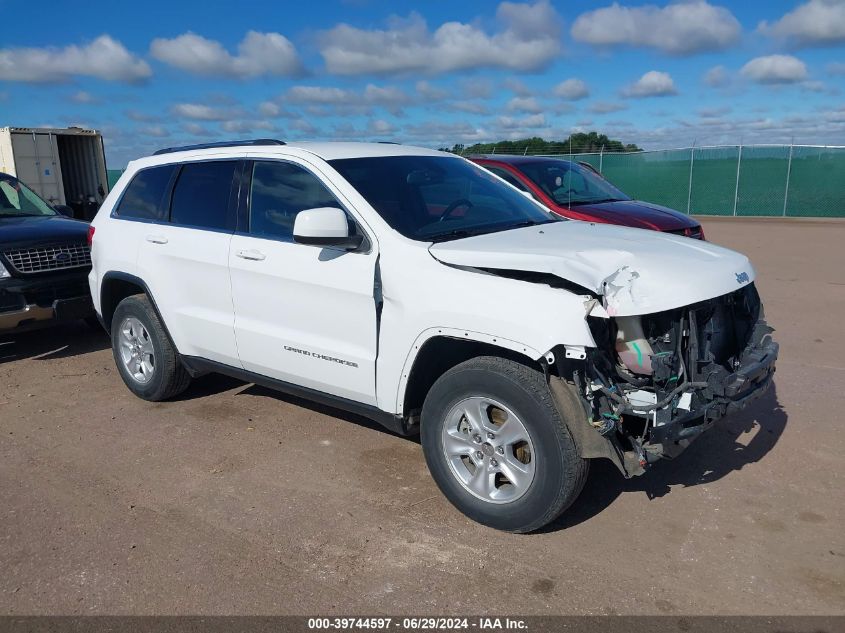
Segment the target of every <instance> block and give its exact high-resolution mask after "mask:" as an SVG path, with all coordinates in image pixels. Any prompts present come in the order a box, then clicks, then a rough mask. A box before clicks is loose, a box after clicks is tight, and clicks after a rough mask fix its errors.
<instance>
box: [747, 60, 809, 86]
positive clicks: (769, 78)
mask: <svg viewBox="0 0 845 633" xmlns="http://www.w3.org/2000/svg"><path fill="white" fill-rule="evenodd" d="M739 72H740V73H741V74H742V75H743V76H745V77H747V78H749V79H751V80H752V81H754V82H756V83H759V84H792V83H796V82H799V81H804V80H805V79H807V66H805V65H804V62H802V61H801V60H800V59H798V58H796V57H793V56H792V55H767V56H764V57H755V58H754V59H752V60H751V61H750V62H748V63H747V64H745V66H743V67H742V69H741V70H740V71H739Z"/></svg>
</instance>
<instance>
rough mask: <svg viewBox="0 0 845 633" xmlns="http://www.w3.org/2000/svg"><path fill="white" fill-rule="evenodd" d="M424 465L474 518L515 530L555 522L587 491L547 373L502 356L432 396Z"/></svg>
mask: <svg viewBox="0 0 845 633" xmlns="http://www.w3.org/2000/svg"><path fill="white" fill-rule="evenodd" d="M421 434H422V445H423V450H424V452H425V458H426V462H427V463H428V467H429V470H430V471H431V474H432V476H433V477H434V480H435V481H436V482H437V485H438V486H439V487H440V489H441V490H442V491H443V494H444V495H446V497H447V498H448V499H449V501H451V502H452V503H453V504H454V505H455V506H456V507H457V508H458V509H459V510H460V511H461V512H463V513H464V514H466V515H467V516H468V517H470V518H471V519H474V520H475V521H478V522H479V523H483V524H484V525H488V526H490V527H494V528H497V529H500V530H507V531H510V532H530V531H533V530H536V529H539V528H541V527H542V526H544V525H545V524H547V523H549V522H550V521H552V520H554V519H555V518H556V517H557V516H558V515H559V514H560V513H561V512H563V511H564V510H565V509H566V508H568V507H569V505H570V504H571V503H572V502H573V501H574V500H575V498H576V497H577V496H578V494H579V493H580V492H581V489H582V488H583V486H584V482H585V480H586V476H587V471H588V462H587V460H584V459H582V458H581V457H579V456H578V452H577V449H576V447H575V444H574V442H573V440H572V437H571V436H570V434H569V430H568V429H567V427H566V425H565V424H564V422H563V420H561V418H560V414H559V413H558V410H557V408H556V407H555V405H554V402H553V400H552V396H551V392H550V391H549V387H548V384H547V383H546V379H545V377H544V376H543V374H542V373H540V372H539V371H537V370H534V369H532V368H530V367H526V366H525V365H521V364H520V363H517V362H514V361H510V360H506V359H503V358H497V357H480V358H475V359H471V360H468V361H466V362H464V363H461V364H460V365H457V366H456V367H454V368H452V369H450V370H449V371H447V372H446V373H445V374H443V376H441V377H440V378H439V379H438V380H437V382H436V383H435V384H434V386H433V387H432V388H431V390H430V392H429V393H428V395H427V397H426V400H425V404H424V405H423V410H422V418H421Z"/></svg>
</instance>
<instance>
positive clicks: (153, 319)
mask: <svg viewBox="0 0 845 633" xmlns="http://www.w3.org/2000/svg"><path fill="white" fill-rule="evenodd" d="M130 317H133V318H135V319H138V321H140V322H141V324H142V325H143V326H144V328H145V329H146V330H147V332H148V334H149V340H150V342H151V343H152V347H153V350H154V353H155V367H154V370H153V372H152V376H151V377H150V379H149V381H148V382H146V383H141V382H139V381H138V380H136V379H135V378H134V377H133V376H132V374H131V373H130V372H129V370H128V369H127V367H126V365H125V364H124V362H123V359H122V358H121V355H120V350H119V340H120V337H121V324H122V323H123V322H124V321H125V320H126V319H127V318H130ZM111 343H112V354H113V356H114V362H115V364H116V365H117V369H118V371H119V372H120V377H121V378H123V382H124V383H126V386H127V387H129V390H130V391H131V392H132V393H134V394H135V395H136V396H138V397H139V398H143V399H144V400H149V401H151V402H159V401H161V400H167V399H168V398H173V397H174V396H178V395H179V394H180V393H182V392H183V391H185V389H187V388H188V385H189V384H190V383H191V377H190V375H189V374H188V372H187V371H185V368H184V367H183V366H182V363H181V362H180V361H179V354H178V353H177V352H176V350H175V349H174V347H173V344H172V343H171V342H170V337H169V336H168V335H167V332H166V331H165V329H164V326H163V325H162V323H161V320H160V319H159V318H158V314H156V311H155V309H154V308H153V306H152V304H151V303H150V300H149V298H148V297H147V296H146V295H144V294H139V295H133V296H131V297H127V298H126V299H124V300H123V301H121V302H120V303H119V304H118V306H117V308H116V309H115V311H114V316H113V317H112V327H111Z"/></svg>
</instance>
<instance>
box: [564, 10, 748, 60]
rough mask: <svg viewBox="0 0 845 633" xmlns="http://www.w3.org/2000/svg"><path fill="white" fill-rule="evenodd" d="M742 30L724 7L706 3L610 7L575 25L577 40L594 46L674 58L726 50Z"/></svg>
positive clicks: (580, 20)
mask: <svg viewBox="0 0 845 633" xmlns="http://www.w3.org/2000/svg"><path fill="white" fill-rule="evenodd" d="M741 30H742V29H741V27H740V24H739V22H738V21H737V19H736V18H735V17H734V16H733V14H732V13H731V12H730V11H728V10H727V9H725V8H724V7H715V6H713V5H711V4H709V3H708V2H706V1H705V0H692V1H691V2H678V3H674V4H670V5H668V6H665V7H657V6H654V5H645V6H641V7H625V6H622V5H620V4H618V3H616V2H614V3H613V4H612V5H611V6H609V7H604V8H601V9H596V10H595V11H588V12H586V13H583V14H581V15H580V16H578V18H577V19H576V20H575V22H574V24H573V25H572V29H571V33H572V37H573V39H575V40H578V41H580V42H586V43H588V44H592V45H594V46H600V47H610V46H648V47H653V48H657V49H660V50H662V51H664V52H667V53H671V54H673V55H690V54H693V53H701V52H704V51H717V50H723V49H726V48H728V47H729V46H731V45H732V44H734V43H735V42H737V41H738V40H739V36H740V33H741Z"/></svg>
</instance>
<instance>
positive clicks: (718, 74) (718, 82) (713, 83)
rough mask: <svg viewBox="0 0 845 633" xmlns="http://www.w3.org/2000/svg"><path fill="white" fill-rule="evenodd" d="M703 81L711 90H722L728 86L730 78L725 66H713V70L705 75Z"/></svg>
mask: <svg viewBox="0 0 845 633" xmlns="http://www.w3.org/2000/svg"><path fill="white" fill-rule="evenodd" d="M702 80H703V81H704V83H706V84H707V85H708V86H710V87H711V88H720V87H722V86H725V85H727V84H728V82H729V81H730V77H729V76H728V71H727V69H726V68H725V67H724V66H713V68H711V69H710V70H708V71H707V72H706V73H704V77H703V78H702Z"/></svg>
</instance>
